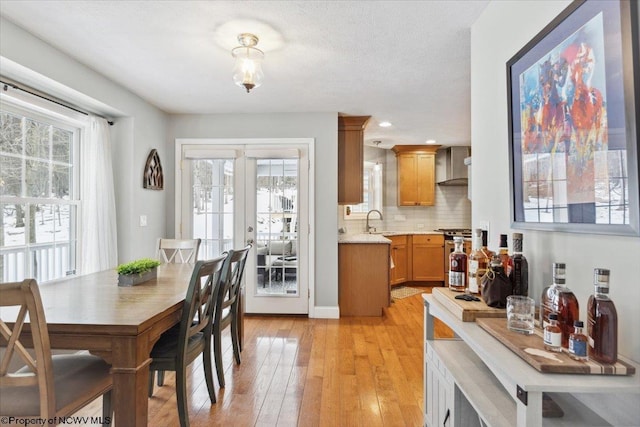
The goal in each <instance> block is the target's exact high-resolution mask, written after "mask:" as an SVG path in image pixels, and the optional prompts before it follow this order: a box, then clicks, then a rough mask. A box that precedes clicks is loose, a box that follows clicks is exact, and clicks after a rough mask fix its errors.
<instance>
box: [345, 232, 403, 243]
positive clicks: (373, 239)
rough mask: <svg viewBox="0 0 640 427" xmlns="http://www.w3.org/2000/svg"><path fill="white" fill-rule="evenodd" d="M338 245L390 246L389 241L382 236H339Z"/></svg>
mask: <svg viewBox="0 0 640 427" xmlns="http://www.w3.org/2000/svg"><path fill="white" fill-rule="evenodd" d="M338 243H373V244H387V245H389V244H391V240H389V239H387V238H386V237H384V236H383V235H382V234H368V233H360V234H339V235H338Z"/></svg>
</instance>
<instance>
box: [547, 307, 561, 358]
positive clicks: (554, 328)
mask: <svg viewBox="0 0 640 427" xmlns="http://www.w3.org/2000/svg"><path fill="white" fill-rule="evenodd" d="M543 341H544V348H546V349H547V350H551V351H558V352H559V351H562V345H561V343H562V330H561V329H560V326H558V315H557V314H556V313H551V314H550V315H549V323H547V326H545V327H544V335H543Z"/></svg>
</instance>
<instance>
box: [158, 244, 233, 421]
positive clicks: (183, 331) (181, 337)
mask: <svg viewBox="0 0 640 427" xmlns="http://www.w3.org/2000/svg"><path fill="white" fill-rule="evenodd" d="M226 258H227V255H226V254H223V255H221V256H219V257H217V258H214V259H212V260H207V261H197V262H196V265H195V266H194V269H193V273H192V275H191V279H190V281H189V287H188V289H187V295H186V298H185V300H184V305H183V307H182V317H181V319H180V323H178V324H177V325H175V326H174V327H173V328H171V329H169V330H168V331H166V332H164V333H163V334H162V335H161V336H160V339H158V341H157V342H156V343H155V345H154V346H153V349H152V350H151V359H152V361H151V364H150V365H149V397H151V396H152V395H153V374H154V372H155V371H174V372H175V373H176V399H177V401H178V417H179V419H180V425H181V426H182V427H185V426H188V425H189V414H188V408H187V366H188V365H190V364H191V363H192V362H193V361H194V360H195V359H196V358H197V357H198V356H199V355H202V360H203V365H204V374H205V381H206V384H207V390H208V391H209V399H210V400H211V403H215V402H216V395H215V390H214V386H213V369H212V365H211V336H212V321H213V310H214V301H213V297H214V294H215V290H216V289H217V288H218V287H219V286H220V284H221V280H222V279H223V277H224V276H225V274H226V273H225V272H224V268H226V267H225V265H226V264H225V262H224V261H225V259H226Z"/></svg>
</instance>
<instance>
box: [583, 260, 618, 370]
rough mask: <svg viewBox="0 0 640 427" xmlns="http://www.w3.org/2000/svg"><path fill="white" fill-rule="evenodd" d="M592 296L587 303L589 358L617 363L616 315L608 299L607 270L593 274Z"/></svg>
mask: <svg viewBox="0 0 640 427" xmlns="http://www.w3.org/2000/svg"><path fill="white" fill-rule="evenodd" d="M593 282H594V286H595V289H594V294H593V295H591V296H590V297H589V302H588V303H587V335H588V340H589V358H591V359H593V360H595V361H597V362H600V363H611V364H613V363H616V362H617V361H618V313H617V311H616V306H615V305H614V304H613V301H612V300H611V299H610V298H609V270H607V269H605V268H596V269H595V270H594V272H593Z"/></svg>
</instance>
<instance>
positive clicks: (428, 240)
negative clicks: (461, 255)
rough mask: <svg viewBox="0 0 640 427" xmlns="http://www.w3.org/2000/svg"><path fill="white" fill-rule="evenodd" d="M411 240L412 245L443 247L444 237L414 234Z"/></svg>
mask: <svg viewBox="0 0 640 427" xmlns="http://www.w3.org/2000/svg"><path fill="white" fill-rule="evenodd" d="M412 239H413V244H414V245H415V244H418V245H444V236H443V235H441V234H414V235H413V236H412Z"/></svg>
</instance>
